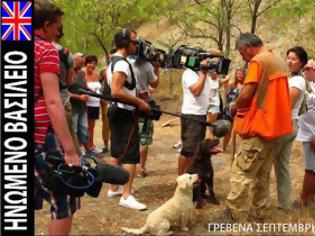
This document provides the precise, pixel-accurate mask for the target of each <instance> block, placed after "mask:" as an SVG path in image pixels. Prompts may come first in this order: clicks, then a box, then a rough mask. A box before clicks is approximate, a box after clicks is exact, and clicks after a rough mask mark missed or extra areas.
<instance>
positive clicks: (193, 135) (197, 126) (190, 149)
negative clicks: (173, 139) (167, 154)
mask: <svg viewBox="0 0 315 236" xmlns="http://www.w3.org/2000/svg"><path fill="white" fill-rule="evenodd" d="M183 116H184V117H182V118H181V140H182V143H183V148H182V150H181V152H180V154H181V155H182V156H185V157H193V155H194V153H195V150H196V147H197V145H198V143H199V142H200V141H201V140H203V139H204V138H205V134H206V126H205V125H204V124H202V123H200V122H198V121H194V120H191V119H188V118H194V119H199V120H202V121H206V115H183Z"/></svg>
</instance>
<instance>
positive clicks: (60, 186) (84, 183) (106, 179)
mask: <svg viewBox="0 0 315 236" xmlns="http://www.w3.org/2000/svg"><path fill="white" fill-rule="evenodd" d="M85 158H86V156H81V162H82V167H80V166H69V165H67V164H66V163H65V161H64V159H63V157H62V154H61V152H59V151H58V152H55V153H49V154H46V155H43V154H39V155H37V156H36V157H35V168H36V167H37V168H38V169H40V170H41V177H42V181H43V185H44V186H45V187H46V188H47V189H48V190H49V191H51V192H53V193H54V194H56V195H58V194H67V195H71V196H75V197H82V196H83V195H84V193H87V194H88V195H90V196H91V197H98V195H99V193H100V191H101V189H102V184H103V183H110V184H119V185H123V184H126V183H127V182H128V181H129V173H128V172H127V171H126V170H124V169H122V168H121V167H118V166H113V165H109V164H107V163H105V162H101V161H97V160H96V159H95V158H94V157H90V158H92V159H93V161H94V163H95V166H93V167H92V166H91V164H90V163H89V162H88V161H87V160H86V159H85Z"/></svg>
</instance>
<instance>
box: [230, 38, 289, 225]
mask: <svg viewBox="0 0 315 236" xmlns="http://www.w3.org/2000/svg"><path fill="white" fill-rule="evenodd" d="M236 48H237V50H238V51H239V53H240V55H241V56H242V58H243V60H244V61H246V62H248V63H249V67H248V73H247V75H246V79H245V81H244V87H243V89H242V91H241V93H240V95H239V97H238V99H237V100H236V103H235V105H234V108H233V109H234V110H236V115H235V120H234V130H235V132H236V133H237V134H238V135H240V136H241V137H242V140H241V143H240V145H239V149H238V151H237V153H236V155H235V156H234V161H233V164H232V168H231V175H230V184H231V190H230V193H229V195H228V197H227V199H226V204H227V208H226V209H225V211H224V216H225V217H226V218H227V219H228V220H229V221H232V222H234V221H238V222H244V221H246V220H248V219H250V218H251V217H254V219H257V218H258V217H259V213H260V212H261V209H262V208H263V207H264V206H265V204H266V201H267V198H268V191H269V179H270V171H271V168H272V164H273V162H274V158H275V157H276V154H277V149H278V146H279V145H280V144H279V143H280V142H279V139H280V137H282V136H284V135H286V134H290V133H291V132H292V120H291V115H290V114H291V104H290V96H289V89H288V81H287V69H286V65H285V62H284V61H283V60H282V58H280V57H279V56H277V55H275V54H274V53H273V52H271V51H270V50H268V49H267V48H266V47H265V46H264V45H263V42H262V40H261V39H260V38H259V37H258V36H256V35H254V34H251V33H242V34H241V35H240V36H239V38H238V39H237V41H236Z"/></svg>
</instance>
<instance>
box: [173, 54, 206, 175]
mask: <svg viewBox="0 0 315 236" xmlns="http://www.w3.org/2000/svg"><path fill="white" fill-rule="evenodd" d="M204 63H206V60H205V61H203V62H202V64H204ZM182 87H183V94H184V98H183V105H182V115H183V116H184V118H181V140H182V143H183V148H182V150H181V152H180V156H179V157H178V175H181V174H183V173H184V172H185V171H186V170H187V169H188V167H189V166H190V165H191V163H192V157H193V154H194V152H195V150H196V147H197V144H198V143H199V142H200V141H201V140H202V139H204V137H205V132H206V127H205V126H204V124H202V123H201V122H198V121H195V120H192V119H190V118H193V119H198V120H200V121H206V114H207V108H208V103H209V76H208V70H201V71H200V72H196V71H193V70H191V69H186V70H185V71H184V73H183V76H182Z"/></svg>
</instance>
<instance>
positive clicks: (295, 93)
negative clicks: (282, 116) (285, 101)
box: [290, 87, 301, 109]
mask: <svg viewBox="0 0 315 236" xmlns="http://www.w3.org/2000/svg"><path fill="white" fill-rule="evenodd" d="M300 95H301V90H299V89H298V88H294V87H292V88H290V98H291V108H292V109H293V108H294V106H295V104H296V102H297V100H298V98H299V97H300Z"/></svg>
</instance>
